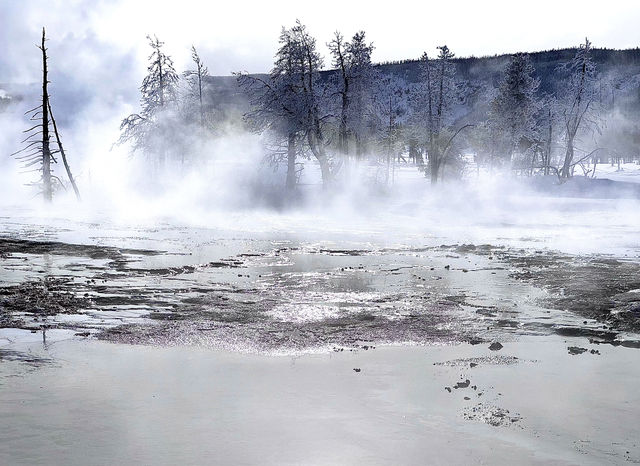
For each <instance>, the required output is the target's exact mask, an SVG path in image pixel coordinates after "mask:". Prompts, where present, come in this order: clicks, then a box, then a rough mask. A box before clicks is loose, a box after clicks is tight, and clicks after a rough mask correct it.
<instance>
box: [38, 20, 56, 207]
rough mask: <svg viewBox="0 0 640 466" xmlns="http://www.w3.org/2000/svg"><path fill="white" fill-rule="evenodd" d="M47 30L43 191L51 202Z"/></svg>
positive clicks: (43, 126) (44, 56)
mask: <svg viewBox="0 0 640 466" xmlns="http://www.w3.org/2000/svg"><path fill="white" fill-rule="evenodd" d="M44 42H45V31H44V28H42V45H41V46H40V47H38V48H39V49H40V50H42V187H43V189H42V193H43V195H44V199H45V201H47V202H51V199H52V197H53V190H52V186H51V149H50V148H49V106H48V105H47V104H48V102H49V91H48V89H47V84H48V81H47V49H46V48H45V46H44Z"/></svg>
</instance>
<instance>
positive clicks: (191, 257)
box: [0, 197, 640, 464]
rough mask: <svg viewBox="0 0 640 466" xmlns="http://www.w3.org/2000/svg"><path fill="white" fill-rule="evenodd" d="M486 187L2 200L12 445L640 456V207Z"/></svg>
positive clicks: (476, 456)
mask: <svg viewBox="0 0 640 466" xmlns="http://www.w3.org/2000/svg"><path fill="white" fill-rule="evenodd" d="M485 200H486V199H485ZM485 200H483V199H473V200H471V201H469V203H470V204H471V205H472V208H477V209H478V210H479V214H478V215H477V216H475V217H469V216H465V215H463V214H460V215H458V216H452V214H451V212H450V211H448V212H447V213H446V215H445V213H444V211H441V210H439V208H434V205H436V204H437V202H436V201H432V203H431V206H430V207H429V208H428V209H427V211H426V212H425V213H423V214H421V215H417V214H416V213H415V211H413V214H409V213H408V211H405V209H404V208H402V206H401V205H397V204H390V205H388V206H386V207H385V209H382V210H380V211H379V212H373V211H371V210H367V209H365V210H364V211H363V212H360V213H358V214H355V213H352V214H347V213H345V212H342V214H341V215H339V216H338V217H335V216H333V215H331V214H330V211H329V210H324V211H323V210H318V211H316V212H315V213H310V212H306V213H302V212H295V211H291V212H282V213H275V212H266V211H255V212H254V211H252V212H241V213H236V214H228V215H226V216H220V215H217V216H214V217H203V218H202V219H200V220H199V221H197V222H188V221H186V220H185V219H183V220H175V219H172V220H171V221H164V222H163V221H154V222H150V221H147V220H145V219H138V221H132V220H131V219H129V220H128V221H123V220H122V219H113V218H110V217H109V216H108V215H103V214H92V215H90V216H87V213H86V212H84V213H82V212H81V213H78V214H75V215H66V216H64V215H62V214H61V213H59V212H49V213H47V214H46V215H42V212H33V211H28V210H20V209H17V210H16V209H14V210H11V211H6V215H5V216H3V217H2V218H1V219H0V306H1V307H0V418H3V419H11V420H12V422H10V423H7V424H3V425H2V426H0V463H8V464H32V463H34V462H42V461H45V460H47V461H50V462H53V463H55V464H104V463H105V462H108V463H113V462H116V463H133V462H138V463H139V462H142V463H147V464H148V463H153V464H175V463H176V462H181V463H211V462H214V463H215V462H219V463H241V464H242V463H245V464H255V463H257V462H259V463H263V464H288V463H291V464H299V463H300V462H304V463H312V464H313V463H314V462H315V463H317V464H335V463H345V462H346V463H349V464H371V463H379V464H389V463H403V464H424V463H425V462H431V463H436V464H438V463H447V464H450V463H454V464H460V463H468V462H478V463H482V462H485V463H486V462H490V463H492V464H494V463H496V462H498V463H501V464H516V463H517V464H537V463H544V464H549V463H551V464H609V463H610V464H618V463H621V462H629V461H631V462H638V461H640V452H639V451H638V444H637V441H636V439H637V438H638V437H639V436H640V424H639V423H638V422H637V419H638V414H640V413H639V412H638V406H640V403H639V401H640V400H639V399H638V395H637V393H636V392H637V390H635V387H637V386H638V384H639V382H640V377H639V373H638V370H637V368H638V367H640V365H639V364H638V362H639V361H638V358H639V357H640V351H638V349H637V348H639V347H640V341H639V340H640V339H639V337H638V332H639V331H640V293H638V290H640V279H638V277H640V261H639V253H640V242H638V241H637V231H638V230H637V229H636V224H637V222H638V216H635V217H629V216H628V213H629V211H627V210H626V209H627V207H629V205H627V204H624V205H623V204H620V203H616V204H615V205H613V204H611V203H610V202H609V201H598V200H571V199H563V200H553V201H551V200H549V199H544V198H542V199H541V198H532V197H529V198H527V197H523V198H513V199H507V200H503V201H500V202H496V203H495V204H491V205H487V203H486V202H485ZM452 202H454V203H455V202H462V201H460V200H459V199H457V200H456V199H453V201H452ZM633 202H635V201H633ZM633 202H631V204H633ZM514 206H518V209H517V210H515V211H511V210H510V209H511V208H512V207H514ZM631 207H633V205H631ZM534 208H535V209H536V210H535V215H532V214H530V213H529V214H527V209H534ZM70 217H71V218H70ZM89 219H90V220H89ZM208 222H211V224H210V225H209V226H206V227H205V226H203V224H206V223H208ZM101 340H102V341H101ZM497 342H500V345H498V346H494V349H496V348H497V349H496V350H495V351H491V350H489V345H490V344H496V343H497ZM501 345H502V346H504V347H503V348H501V349H500V346H501ZM570 348H572V349H570ZM570 353H573V354H570ZM354 369H360V371H355V370H354ZM467 379H468V380H469V381H470V382H469V383H466V380H467ZM458 384H462V385H463V386H460V387H459V388H455V387H456V386H457V385H458ZM465 384H466V385H465ZM473 387H475V388H473ZM465 397H466V398H468V399H465ZM443 445H446V447H443ZM497 458H499V461H497V460H496V459H497Z"/></svg>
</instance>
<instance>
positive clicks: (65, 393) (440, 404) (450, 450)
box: [0, 336, 640, 464]
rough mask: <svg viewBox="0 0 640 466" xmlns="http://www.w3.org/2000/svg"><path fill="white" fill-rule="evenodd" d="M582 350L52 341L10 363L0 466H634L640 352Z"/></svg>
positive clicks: (561, 346) (2, 394)
mask: <svg viewBox="0 0 640 466" xmlns="http://www.w3.org/2000/svg"><path fill="white" fill-rule="evenodd" d="M585 343H586V341H585V340H584V339H576V338H571V339H569V340H568V341H564V340H563V339H562V338H560V337H554V336H552V337H525V338H522V339H520V340H519V341H517V342H512V343H506V344H505V345H504V348H502V349H501V350H500V351H499V352H492V351H490V350H489V349H488V348H487V346H486V345H475V346H472V345H453V346H452V345H444V346H429V347H406V346H405V347H380V348H376V349H375V350H372V349H370V350H368V351H364V350H362V349H361V350H359V351H355V352H342V353H338V354H337V353H329V354H318V355H305V356H301V357H273V356H265V355H255V354H254V355H249V354H240V353H230V352H220V351H214V350H206V349H201V348H184V347H179V348H166V347H165V348H163V347H138V346H129V345H120V344H108V343H100V342H87V341H78V340H65V341H61V342H58V343H50V344H49V347H48V349H47V350H46V352H47V354H49V355H51V356H52V357H53V358H54V359H55V360H56V361H57V363H56V364H55V365H43V366H42V367H41V368H40V369H39V370H37V371H27V372H26V373H22V374H20V375H18V376H16V377H2V375H6V372H5V369H4V366H2V365H0V374H2V375H0V417H1V418H2V419H4V420H6V422H3V423H1V424H0V439H1V440H2V441H1V442H0V462H1V463H3V464H34V463H41V462H48V463H50V464H105V463H110V464H114V463H118V464H133V463H138V464H139V463H143V464H176V463H181V464H211V463H224V464H300V463H305V464H336V463H341V464H390V463H395V464H425V463H430V464H463V463H480V464H482V463H486V462H488V463H491V464H622V463H624V464H628V462H631V463H633V462H638V461H640V444H639V443H638V438H640V423H638V418H639V417H640V410H639V409H640V398H639V395H638V391H637V387H638V384H640V372H639V370H638V368H640V364H639V363H640V360H639V358H640V352H638V351H637V350H634V349H627V348H613V347H610V346H607V347H603V346H602V345H600V346H596V348H598V349H599V350H600V352H601V354H600V355H594V354H590V353H584V354H581V355H577V356H573V355H570V354H568V352H567V346H568V345H573V344H579V345H584V344H585ZM28 346H29V345H25V348H26V347H28ZM587 346H588V347H590V348H593V347H594V346H593V345H587ZM470 361H475V364H476V365H475V366H473V367H471V365H470ZM354 369H360V371H359V372H356V371H354ZM465 380H470V382H469V386H468V387H466V388H459V389H456V388H453V389H451V387H453V386H454V385H456V384H457V383H458V382H461V381H462V382H464V381H465ZM463 385H464V383H463ZM445 387H449V388H450V389H451V390H450V391H448V390H446V389H445ZM466 398H468V399H466Z"/></svg>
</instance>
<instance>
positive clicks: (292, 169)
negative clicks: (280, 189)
mask: <svg viewBox="0 0 640 466" xmlns="http://www.w3.org/2000/svg"><path fill="white" fill-rule="evenodd" d="M295 187H296V134H295V133H289V138H288V142H287V190H288V191H293V190H294V189H295Z"/></svg>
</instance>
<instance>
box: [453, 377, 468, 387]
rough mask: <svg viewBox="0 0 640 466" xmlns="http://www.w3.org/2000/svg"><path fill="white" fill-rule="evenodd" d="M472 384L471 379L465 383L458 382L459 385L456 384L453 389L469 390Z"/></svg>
mask: <svg viewBox="0 0 640 466" xmlns="http://www.w3.org/2000/svg"><path fill="white" fill-rule="evenodd" d="M470 384H471V381H470V380H469V379H467V380H465V381H464V382H458V383H457V384H455V385H454V386H453V388H455V389H458V388H467V387H469V385H470Z"/></svg>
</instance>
